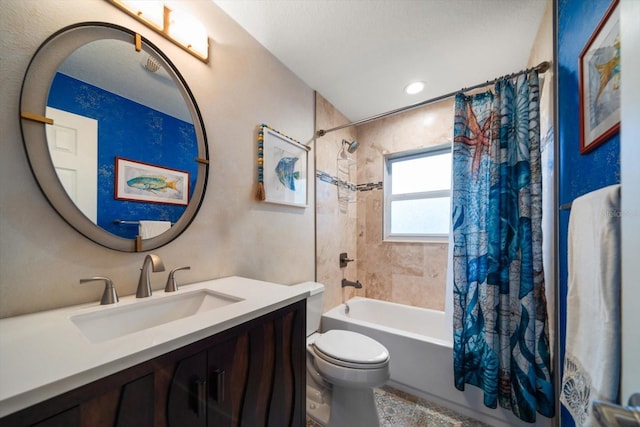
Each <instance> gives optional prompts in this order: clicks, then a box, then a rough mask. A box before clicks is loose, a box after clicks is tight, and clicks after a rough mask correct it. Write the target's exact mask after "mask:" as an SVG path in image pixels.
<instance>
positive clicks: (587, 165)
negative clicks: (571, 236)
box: [557, 0, 620, 426]
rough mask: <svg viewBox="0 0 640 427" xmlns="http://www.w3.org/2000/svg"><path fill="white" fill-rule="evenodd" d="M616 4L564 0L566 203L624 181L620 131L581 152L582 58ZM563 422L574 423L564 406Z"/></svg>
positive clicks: (562, 156) (563, 264) (563, 271)
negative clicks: (590, 149)
mask: <svg viewBox="0 0 640 427" xmlns="http://www.w3.org/2000/svg"><path fill="white" fill-rule="evenodd" d="M610 4H611V1H610V0H558V41H557V42H558V58H557V60H558V67H559V71H558V117H559V123H558V126H557V130H558V141H559V144H558V150H559V155H558V169H559V170H558V173H559V180H560V187H559V189H558V191H559V193H558V194H559V199H560V200H559V202H560V205H563V204H565V203H570V202H572V201H573V200H574V199H575V198H576V197H579V196H581V195H583V194H586V193H588V192H590V191H593V190H596V189H598V188H602V187H605V186H608V185H613V184H618V183H620V135H619V134H617V135H614V136H613V137H611V138H610V139H609V140H608V141H606V142H605V143H604V144H602V145H601V146H599V147H597V148H596V149H594V150H593V151H591V152H590V153H588V154H584V155H583V154H580V116H579V87H578V75H579V74H578V73H579V68H578V58H579V56H580V52H582V49H583V48H584V46H585V45H586V44H587V41H588V40H589V38H590V37H591V34H592V33H593V32H594V31H595V29H596V28H597V26H598V23H599V22H600V20H601V19H602V18H603V16H604V14H605V12H606V11H607V9H608V8H609V5H610ZM569 213H570V211H569V210H561V211H560V216H559V224H558V226H559V230H558V232H559V233H560V234H559V237H560V241H559V248H558V249H559V258H560V259H559V273H560V282H559V284H558V285H559V287H560V298H559V300H560V301H559V303H560V331H559V332H560V357H561V360H564V350H565V338H566V335H565V329H566V312H567V311H566V308H567V298H566V295H567V275H568V271H567V231H568V225H569ZM560 416H561V423H562V425H563V426H574V425H575V424H574V422H573V419H572V418H571V415H569V413H568V412H567V410H566V409H565V408H564V407H563V408H562V410H561V415H560Z"/></svg>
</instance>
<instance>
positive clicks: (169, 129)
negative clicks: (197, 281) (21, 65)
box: [46, 39, 198, 239]
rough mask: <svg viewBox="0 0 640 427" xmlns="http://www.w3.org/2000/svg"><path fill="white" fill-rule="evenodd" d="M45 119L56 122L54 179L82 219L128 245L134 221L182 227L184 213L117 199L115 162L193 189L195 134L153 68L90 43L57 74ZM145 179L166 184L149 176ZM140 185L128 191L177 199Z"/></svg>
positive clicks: (143, 58) (119, 50)
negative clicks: (175, 176)
mask: <svg viewBox="0 0 640 427" xmlns="http://www.w3.org/2000/svg"><path fill="white" fill-rule="evenodd" d="M46 111H47V117H50V118H52V119H53V120H54V124H53V125H49V126H47V142H48V146H49V151H50V155H51V159H52V161H53V164H54V167H55V169H56V173H57V175H58V178H59V179H60V182H61V183H62V185H63V187H64V188H65V190H66V192H67V194H68V195H69V197H70V198H71V200H73V201H74V203H76V206H77V207H78V209H80V211H82V213H83V214H84V215H85V216H86V217H87V218H89V219H90V220H91V221H93V222H94V223H95V224H97V225H98V226H99V227H101V228H102V229H103V230H105V231H107V232H109V233H112V234H115V235H117V236H120V237H124V238H130V239H133V238H135V237H136V236H137V235H138V234H139V230H138V222H139V221H145V222H146V221H166V222H168V223H170V224H171V223H175V222H177V221H178V220H179V219H180V217H181V216H182V214H183V213H184V211H185V206H180V205H178V204H175V203H170V202H169V203H164V202H161V201H155V202H150V201H131V200H122V199H118V198H116V197H115V196H116V194H115V189H116V176H117V170H116V158H118V157H122V158H126V159H131V160H133V161H136V162H139V163H144V164H149V165H154V166H157V167H158V168H166V169H171V170H177V171H181V172H184V173H185V174H187V175H188V176H190V177H192V178H191V182H189V183H188V184H189V185H188V186H187V187H188V188H190V189H193V188H194V184H195V178H196V175H197V171H198V166H197V163H196V162H195V161H194V159H195V158H196V157H197V155H198V147H197V140H196V132H195V128H194V126H193V123H192V120H191V115H190V113H189V110H188V108H187V105H186V103H185V101H184V99H183V97H182V95H181V93H180V91H179V90H178V88H177V87H176V85H175V83H174V81H173V79H172V78H171V77H170V76H169V74H168V73H167V71H166V70H165V69H164V68H163V67H162V66H161V65H160V64H159V62H158V61H157V60H155V59H154V58H153V57H151V56H150V55H149V54H147V53H145V52H137V51H136V50H135V49H134V47H133V46H132V45H131V44H130V43H126V42H124V41H120V40H111V39H106V40H97V41H93V42H90V43H87V44H85V45H83V46H81V47H80V48H78V49H76V50H75V51H74V52H73V53H72V54H71V55H69V56H68V57H67V58H66V59H65V60H64V62H63V63H62V64H61V65H60V67H59V68H58V71H57V72H56V74H55V77H54V78H53V81H52V84H51V88H50V90H49V95H48V99H47V110H46ZM143 178H144V179H143V181H144V182H167V179H168V177H166V176H162V175H161V174H153V173H149V174H148V176H144V177H143ZM140 181H141V180H138V181H136V183H134V184H132V185H136V188H137V189H138V191H141V192H142V193H147V194H148V195H149V196H163V195H168V193H174V192H176V191H177V190H176V189H175V188H173V187H172V186H170V185H165V186H159V185H147V186H140V185H139V182H140ZM125 185H126V183H125ZM188 196H190V194H189V195H188ZM155 199H157V200H164V199H163V198H162V197H157V198H155Z"/></svg>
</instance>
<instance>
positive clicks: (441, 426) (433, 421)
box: [307, 386, 489, 427]
mask: <svg viewBox="0 0 640 427" xmlns="http://www.w3.org/2000/svg"><path fill="white" fill-rule="evenodd" d="M374 392H375V399H376V406H377V407H378V416H379V417H380V426H381V427H489V426H488V425H487V424H484V423H482V422H480V421H476V420H474V419H472V418H468V417H465V416H463V415H460V414H458V413H456V412H454V411H452V410H451V409H448V408H445V407H443V406H440V405H436V404H435V403H432V402H429V401H426V400H424V399H420V398H417V397H415V396H412V395H410V394H407V393H404V392H402V391H400V390H396V389H394V388H391V387H387V386H384V387H382V388H377V389H375V390H374ZM307 427H320V426H319V425H318V424H317V423H315V422H313V421H312V420H310V419H307Z"/></svg>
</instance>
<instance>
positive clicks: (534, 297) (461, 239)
mask: <svg viewBox="0 0 640 427" xmlns="http://www.w3.org/2000/svg"><path fill="white" fill-rule="evenodd" d="M538 94H539V88H538V74H537V72H535V71H532V72H530V73H527V74H522V75H520V76H519V77H517V78H516V79H515V80H513V79H506V80H500V81H498V82H497V83H496V85H495V88H494V92H493V93H492V92H486V93H481V94H477V95H473V96H465V95H463V94H458V95H457V97H456V100H455V123H454V144H453V183H452V230H453V241H452V244H453V260H452V262H453V281H454V282H453V287H454V289H453V305H454V310H453V329H454V333H453V335H454V337H453V338H454V380H455V386H456V388H458V389H459V390H464V387H465V384H472V385H475V386H477V387H480V388H481V389H483V391H484V404H485V405H486V406H488V407H491V408H495V407H497V404H500V406H502V407H505V408H511V410H512V411H513V412H514V413H515V414H516V415H517V416H518V417H519V418H521V419H522V420H524V421H528V422H534V421H535V419H536V412H539V413H541V414H542V415H545V416H548V417H551V416H553V413H554V398H553V386H552V381H551V367H550V352H549V338H548V337H549V335H548V321H547V308H546V300H545V291H544V274H543V266H542V228H541V219H542V177H541V165H540V123H539V98H538Z"/></svg>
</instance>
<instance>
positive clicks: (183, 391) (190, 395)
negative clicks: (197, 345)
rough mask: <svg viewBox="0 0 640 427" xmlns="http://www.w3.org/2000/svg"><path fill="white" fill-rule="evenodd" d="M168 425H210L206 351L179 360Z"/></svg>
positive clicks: (196, 426)
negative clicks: (208, 421)
mask: <svg viewBox="0 0 640 427" xmlns="http://www.w3.org/2000/svg"><path fill="white" fill-rule="evenodd" d="M167 425H168V426H169V427H205V426H206V425H207V353H206V351H201V352H199V353H196V354H194V355H192V356H189V357H187V358H184V359H182V360H180V361H179V362H178V363H177V365H176V370H175V373H174V375H173V380H172V382H171V388H170V389H169V397H168V402H167Z"/></svg>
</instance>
